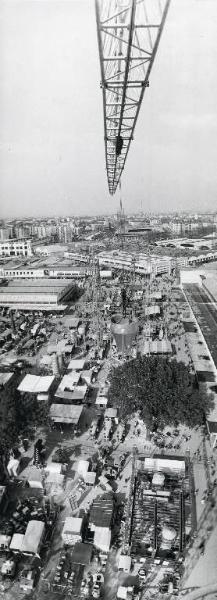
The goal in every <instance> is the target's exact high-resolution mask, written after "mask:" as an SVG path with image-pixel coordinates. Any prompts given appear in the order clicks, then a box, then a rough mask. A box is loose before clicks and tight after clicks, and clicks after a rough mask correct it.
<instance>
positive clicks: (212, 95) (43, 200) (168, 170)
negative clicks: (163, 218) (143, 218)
mask: <svg viewBox="0 0 217 600" xmlns="http://www.w3.org/2000/svg"><path fill="white" fill-rule="evenodd" d="M0 16H1V22H0V29H1V61H0V72H1V79H2V94H1V99H0V114H1V117H0V119H1V131H2V142H1V147H0V171H1V173H0V196H1V207H2V210H1V217H2V218H12V217H15V218H22V217H23V218H25V217H34V216H35V217H37V218H40V217H41V218H46V216H50V217H51V216H56V217H57V216H61V213H62V214H64V213H65V214H67V215H71V216H73V215H75V216H80V215H81V216H85V215H90V216H91V215H98V214H103V215H106V214H114V213H116V212H117V210H118V208H119V193H117V194H116V195H115V197H111V196H109V193H108V188H107V178H106V171H105V156H104V140H103V110H102V94H101V89H100V68H99V57H98V47H97V36H96V23H95V12H94V3H93V2H90V1H88V0H82V2H80V1H79V2H78V1H77V0H73V1H72V2H68V1H62V0H61V2H59V1H55V2H52V3H51V2H50V1H43V2H40V1H33V2H32V1H30V2H26V1H25V0H11V1H10V3H8V2H5V1H4V0H3V2H2V3H1V7H0ZM204 23H205V24H206V27H205V28H204ZM216 24H217V6H216V4H215V2H213V0H206V3H205V2H204V1H202V0H201V1H200V2H198V0H182V2H180V1H179V0H174V2H173V3H171V6H170V10H169V13H168V18H167V22H166V25H165V29H164V31H163V35H162V39H161V42H160V45H159V50H158V53H157V56H156V60H155V63H154V66H153V71H152V73H151V78H150V88H149V89H148V90H147V91H146V93H145V96H144V101H143V105H142V108H141V113H140V115H139V119H138V123H137V127H136V131H135V140H134V141H133V143H132V145H131V149H130V153H129V157H128V160H127V163H126V168H125V171H124V175H123V178H122V196H123V204H124V209H125V212H126V213H129V214H130V213H133V212H134V213H135V212H139V211H140V210H141V208H142V210H143V211H144V213H148V212H152V213H164V212H165V213H166V212H172V211H185V210H189V211H191V212H193V211H194V212H207V211H210V212H212V211H214V210H215V206H216V198H215V190H216V184H217V175H216V168H215V163H216V150H217V142H216V135H215V134H216V123H217V108H216V107H217V103H216V97H217V86H216V83H215V63H216V60H217V49H216V47H215V31H216ZM207 65H208V69H207ZM93 149H94V150H93Z"/></svg>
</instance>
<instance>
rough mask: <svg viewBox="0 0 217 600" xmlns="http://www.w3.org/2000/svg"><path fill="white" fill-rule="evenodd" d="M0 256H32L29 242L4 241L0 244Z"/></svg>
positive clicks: (25, 240) (21, 240)
mask: <svg viewBox="0 0 217 600" xmlns="http://www.w3.org/2000/svg"><path fill="white" fill-rule="evenodd" d="M0 256H2V257H4V256H5V257H7V256H10V257H13V256H14V257H15V256H32V246H31V240H27V239H24V240H23V239H20V240H15V239H13V240H5V241H4V242H1V243H0Z"/></svg>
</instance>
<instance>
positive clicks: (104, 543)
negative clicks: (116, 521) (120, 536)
mask: <svg viewBox="0 0 217 600" xmlns="http://www.w3.org/2000/svg"><path fill="white" fill-rule="evenodd" d="M93 543H94V546H96V548H98V550H101V551H102V552H109V549H110V545H111V530H110V529H109V528H108V527H96V529H95V532H94V542H93Z"/></svg>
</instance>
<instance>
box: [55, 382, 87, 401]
mask: <svg viewBox="0 0 217 600" xmlns="http://www.w3.org/2000/svg"><path fill="white" fill-rule="evenodd" d="M87 389H88V388H87V385H80V386H78V387H75V388H74V390H72V391H67V390H61V388H60V387H58V389H57V391H56V393H55V398H62V399H63V400H64V399H65V400H81V401H82V400H84V398H85V395H86V392H87Z"/></svg>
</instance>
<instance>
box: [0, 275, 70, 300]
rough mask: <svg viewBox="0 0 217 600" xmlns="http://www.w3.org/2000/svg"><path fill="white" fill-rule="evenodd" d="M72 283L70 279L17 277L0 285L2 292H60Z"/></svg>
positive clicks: (0, 291) (0, 292)
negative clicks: (6, 283)
mask: <svg viewBox="0 0 217 600" xmlns="http://www.w3.org/2000/svg"><path fill="white" fill-rule="evenodd" d="M70 285H73V284H72V282H70V280H69V279H46V280H45V279H33V280H31V279H16V280H11V281H9V283H8V285H5V286H2V287H0V294H1V295H3V294H34V293H35V294H58V293H60V292H62V291H63V290H64V289H65V288H67V287H68V288H69V287H70ZM36 300H37V299H36Z"/></svg>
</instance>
